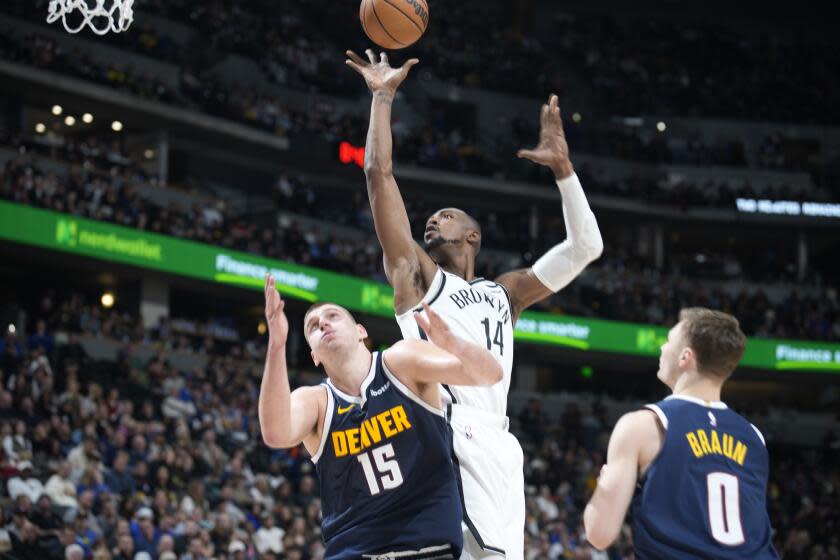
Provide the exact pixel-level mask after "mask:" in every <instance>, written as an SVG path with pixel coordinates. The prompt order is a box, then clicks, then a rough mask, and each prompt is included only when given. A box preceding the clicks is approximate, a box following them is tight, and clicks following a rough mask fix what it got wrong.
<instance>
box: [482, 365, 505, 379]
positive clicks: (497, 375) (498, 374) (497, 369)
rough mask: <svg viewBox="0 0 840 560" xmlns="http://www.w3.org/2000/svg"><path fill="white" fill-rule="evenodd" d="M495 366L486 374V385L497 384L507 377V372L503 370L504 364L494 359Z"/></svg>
mask: <svg viewBox="0 0 840 560" xmlns="http://www.w3.org/2000/svg"><path fill="white" fill-rule="evenodd" d="M493 365H494V367H492V368H490V372H489V374H488V375H487V376H486V379H485V380H484V384H485V385H495V384H496V383H498V382H499V381H501V380H502V379H504V378H505V374H504V372H503V371H502V366H501V364H499V362H497V361H496V360H493Z"/></svg>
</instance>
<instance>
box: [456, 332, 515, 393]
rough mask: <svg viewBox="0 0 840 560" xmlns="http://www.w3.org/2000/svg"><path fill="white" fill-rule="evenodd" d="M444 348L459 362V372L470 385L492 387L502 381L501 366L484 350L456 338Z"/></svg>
mask: <svg viewBox="0 0 840 560" xmlns="http://www.w3.org/2000/svg"><path fill="white" fill-rule="evenodd" d="M448 346H449V348H444V350H446V351H447V352H449V353H450V354H452V355H453V356H455V357H457V358H458V360H459V361H460V362H461V371H462V373H463V375H464V377H466V378H467V379H468V380H469V381H470V384H472V385H493V384H494V383H498V382H499V381H501V379H502V375H503V373H502V366H501V365H500V364H499V362H498V361H497V360H496V359H495V358H494V357H493V355H492V354H491V353H490V352H488V351H487V350H486V349H484V348H482V347H480V346H478V345H477V344H473V343H471V342H467V341H466V340H463V339H460V338H456V339H455V340H454V341H452V343H451V344H449V345H448Z"/></svg>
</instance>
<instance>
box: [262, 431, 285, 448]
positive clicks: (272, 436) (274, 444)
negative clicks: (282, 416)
mask: <svg viewBox="0 0 840 560" xmlns="http://www.w3.org/2000/svg"><path fill="white" fill-rule="evenodd" d="M262 440H263V443H264V444H265V445H266V446H267V447H270V448H272V449H285V448H288V447H291V445H289V444H288V442H287V441H286V440H285V438H283V436H282V435H281V434H278V433H276V432H271V431H269V432H262Z"/></svg>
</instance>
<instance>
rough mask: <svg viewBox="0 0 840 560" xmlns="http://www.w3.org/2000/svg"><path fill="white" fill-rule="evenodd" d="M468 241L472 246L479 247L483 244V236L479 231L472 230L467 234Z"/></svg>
mask: <svg viewBox="0 0 840 560" xmlns="http://www.w3.org/2000/svg"><path fill="white" fill-rule="evenodd" d="M467 241H468V242H469V243H470V244H471V245H478V244H480V243H481V234H480V233H479V232H478V231H476V230H474V229H472V230H470V232H469V233H468V234H467Z"/></svg>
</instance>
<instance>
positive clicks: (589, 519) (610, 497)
mask: <svg viewBox="0 0 840 560" xmlns="http://www.w3.org/2000/svg"><path fill="white" fill-rule="evenodd" d="M661 438H662V435H661V432H660V431H659V426H658V424H657V421H656V419H655V417H654V415H653V413H652V412H649V411H646V410H637V411H635V412H630V413H628V414H625V415H624V416H622V417H621V418H620V419H619V421H618V422H617V423H616V425H615V428H614V429H613V433H612V435H611V436H610V444H609V447H608V448H607V464H606V465H604V467H603V468H602V469H601V476H600V477H598V486H597V487H596V488H595V493H594V494H593V495H592V498H591V499H590V500H589V503H588V504H587V505H586V509H585V510H584V512H583V524H584V527H585V528H586V538H587V539H588V540H589V542H591V543H592V545H593V546H594V547H595V548H597V549H599V550H603V549H605V548H607V547H608V546H610V545H611V544H612V543H613V541H615V539H616V538H617V537H618V534H619V533H620V532H621V526H622V525H623V524H624V517H625V516H626V515H627V509H628V508H629V507H630V500H631V499H632V498H633V492H634V491H635V489H636V482H637V481H638V479H639V473H640V466H641V465H643V466H645V467H646V466H647V465H648V464H649V463H650V461H651V460H652V458H653V457H655V455H656V453H658V450H659V448H660V447H661Z"/></svg>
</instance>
